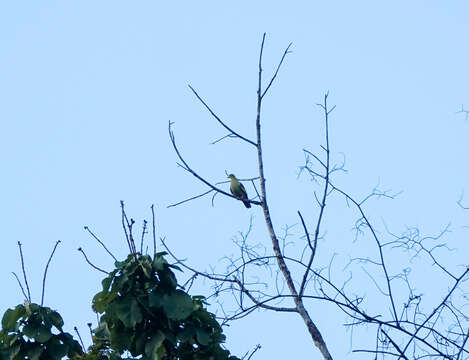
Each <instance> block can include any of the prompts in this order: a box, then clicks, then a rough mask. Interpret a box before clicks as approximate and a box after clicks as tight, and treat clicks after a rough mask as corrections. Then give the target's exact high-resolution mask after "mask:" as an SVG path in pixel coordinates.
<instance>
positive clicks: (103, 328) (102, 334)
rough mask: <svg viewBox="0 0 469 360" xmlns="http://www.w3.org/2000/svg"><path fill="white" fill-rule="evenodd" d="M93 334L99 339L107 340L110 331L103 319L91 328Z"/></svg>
mask: <svg viewBox="0 0 469 360" xmlns="http://www.w3.org/2000/svg"><path fill="white" fill-rule="evenodd" d="M93 334H94V336H96V338H97V339H99V340H109V337H110V336H111V332H110V331H109V328H108V326H107V323H106V322H105V321H101V322H100V323H99V325H98V327H97V328H96V329H94V330H93Z"/></svg>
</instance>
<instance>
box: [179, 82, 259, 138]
mask: <svg viewBox="0 0 469 360" xmlns="http://www.w3.org/2000/svg"><path fill="white" fill-rule="evenodd" d="M187 86H189V89H191V90H192V92H193V93H194V95H195V96H196V97H197V99H199V101H200V102H201V103H202V104H203V105H204V106H205V107H206V108H207V110H208V111H209V112H210V114H211V115H212V116H213V117H214V118H215V119H216V120H217V121H218V122H219V123H220V124H221V125H222V126H223V127H224V128H225V129H226V130H228V131H229V132H230V133H231V134H233V135H235V136H236V137H238V138H240V139H241V140H244V141H246V142H247V143H249V144H251V145H253V146H256V143H255V142H254V141H252V140H249V139H247V138H245V137H244V136H242V135H240V134H238V133H237V132H236V131H234V130H233V129H231V128H230V127H229V126H227V125H226V124H225V123H224V122H223V121H222V120H221V119H220V118H219V117H218V116H217V115H216V114H215V113H214V112H213V111H212V109H210V107H209V106H208V105H207V104H206V103H205V101H204V100H202V98H201V97H200V96H199V94H197V91H195V90H194V88H193V87H192V86H190V85H187Z"/></svg>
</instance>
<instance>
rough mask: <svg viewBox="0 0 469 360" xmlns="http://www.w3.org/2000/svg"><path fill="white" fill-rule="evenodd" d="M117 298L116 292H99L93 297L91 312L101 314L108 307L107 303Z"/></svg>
mask: <svg viewBox="0 0 469 360" xmlns="http://www.w3.org/2000/svg"><path fill="white" fill-rule="evenodd" d="M116 296H117V292H114V291H112V292H104V291H101V292H99V293H97V294H96V295H95V296H94V297H93V305H92V307H93V310H95V311H96V312H98V313H103V312H105V311H106V308H107V307H108V306H109V303H110V302H111V301H112V300H114V298H115V297H116Z"/></svg>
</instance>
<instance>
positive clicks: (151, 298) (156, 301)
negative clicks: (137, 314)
mask: <svg viewBox="0 0 469 360" xmlns="http://www.w3.org/2000/svg"><path fill="white" fill-rule="evenodd" d="M163 297H164V294H163V292H162V291H161V290H160V289H154V290H153V291H152V292H151V293H150V294H149V295H148V304H149V305H150V306H151V307H154V308H158V307H162V306H163V302H164V300H163Z"/></svg>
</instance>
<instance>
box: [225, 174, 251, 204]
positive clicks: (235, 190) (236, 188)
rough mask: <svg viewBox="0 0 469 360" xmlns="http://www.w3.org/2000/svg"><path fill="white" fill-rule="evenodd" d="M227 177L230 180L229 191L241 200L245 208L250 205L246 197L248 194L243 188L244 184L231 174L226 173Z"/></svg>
mask: <svg viewBox="0 0 469 360" xmlns="http://www.w3.org/2000/svg"><path fill="white" fill-rule="evenodd" d="M228 177H229V178H230V180H231V183H230V191H231V193H232V194H233V195H234V196H236V197H237V198H238V199H239V200H241V201H242V202H243V204H244V206H246V207H247V208H250V207H251V204H250V203H249V199H248V194H247V193H246V189H245V188H244V185H243V184H241V183H240V182H239V181H238V179H236V176H234V175H233V174H230V175H228Z"/></svg>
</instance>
